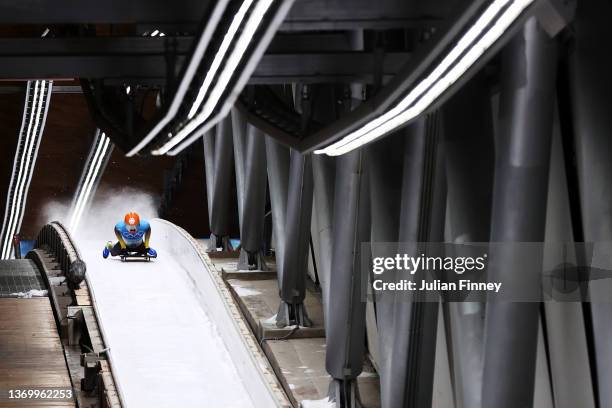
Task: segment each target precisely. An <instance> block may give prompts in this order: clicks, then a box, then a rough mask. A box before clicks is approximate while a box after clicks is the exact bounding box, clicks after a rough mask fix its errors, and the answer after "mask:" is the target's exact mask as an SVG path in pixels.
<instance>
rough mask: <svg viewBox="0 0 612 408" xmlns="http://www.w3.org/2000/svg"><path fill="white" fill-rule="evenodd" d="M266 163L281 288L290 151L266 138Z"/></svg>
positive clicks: (277, 268)
mask: <svg viewBox="0 0 612 408" xmlns="http://www.w3.org/2000/svg"><path fill="white" fill-rule="evenodd" d="M266 163H267V167H268V185H269V186H270V207H271V211H272V231H273V235H274V252H275V255H276V270H277V273H278V284H279V287H281V286H282V285H283V274H282V273H281V270H282V268H283V259H284V254H285V228H286V216H287V189H288V186H289V149H288V148H286V147H285V146H283V145H281V144H280V143H278V142H276V141H275V140H274V139H272V138H271V137H269V136H266Z"/></svg>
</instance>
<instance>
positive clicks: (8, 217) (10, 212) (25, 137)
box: [0, 82, 38, 259]
mask: <svg viewBox="0 0 612 408" xmlns="http://www.w3.org/2000/svg"><path fill="white" fill-rule="evenodd" d="M31 84H32V83H31V82H28V90H27V92H26V103H25V106H24V108H23V117H22V119H21V129H20V131H19V140H18V141H17V143H18V146H19V145H20V144H21V142H22V141H23V150H22V152H21V157H19V158H18V156H17V155H16V156H15V160H14V162H13V173H12V177H11V184H10V186H9V191H8V194H9V195H8V197H7V201H6V208H5V211H4V224H3V226H2V238H3V241H2V251H1V254H0V256H1V257H2V259H8V256H7V255H5V247H6V241H7V240H10V239H12V234H11V232H10V226H11V225H12V223H13V218H14V216H15V195H14V194H11V192H12V191H15V192H16V191H17V189H18V186H19V184H20V183H21V178H22V176H23V163H24V161H25V156H26V155H27V154H28V146H29V144H30V129H31V126H29V125H30V124H31V123H32V120H31V116H32V110H33V109H34V107H35V106H36V105H35V103H34V102H35V100H36V98H37V93H38V82H34V95H33V96H32V105H31V106H29V100H30V90H31V88H32V86H31ZM28 108H29V109H28ZM28 111H29V116H28V117H26V112H28ZM26 124H27V125H28V127H27V130H26V132H25V134H24V128H25V127H26ZM17 153H19V152H17ZM17 164H19V170H17ZM16 170H17V171H16ZM9 204H10V205H9Z"/></svg>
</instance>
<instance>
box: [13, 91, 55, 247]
mask: <svg viewBox="0 0 612 408" xmlns="http://www.w3.org/2000/svg"><path fill="white" fill-rule="evenodd" d="M40 83H41V84H40V88H41V90H40V93H39V95H38V104H37V106H36V114H35V115H34V129H33V131H32V141H31V143H30V149H29V154H28V155H27V156H26V159H25V161H26V165H25V171H24V174H23V175H24V177H23V181H22V183H21V185H20V186H19V191H18V192H17V205H16V207H15V209H16V211H15V217H14V219H13V226H12V230H11V236H12V235H14V234H15V233H16V232H17V231H18V229H19V227H20V225H19V224H21V220H22V219H23V212H24V210H25V198H26V195H27V189H26V184H27V181H26V180H27V179H28V178H30V177H31V173H32V172H33V170H34V165H33V163H32V166H31V167H30V161H32V159H34V157H33V156H34V149H35V146H36V144H37V142H38V138H39V137H40V133H39V131H38V129H39V126H38V125H39V122H40V114H41V111H42V109H44V108H43V105H44V101H45V97H44V96H45V85H46V81H40ZM22 201H23V205H22ZM10 242H11V241H10V239H9V240H8V251H9V254H8V255H9V256H10V250H11V245H10Z"/></svg>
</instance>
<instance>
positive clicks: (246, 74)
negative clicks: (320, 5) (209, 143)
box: [166, 0, 293, 156]
mask: <svg viewBox="0 0 612 408" xmlns="http://www.w3.org/2000/svg"><path fill="white" fill-rule="evenodd" d="M292 5H293V0H284V1H283V2H282V3H280V4H279V6H278V8H277V9H276V10H275V12H274V15H273V16H271V18H270V20H269V21H268V22H267V24H266V26H265V29H264V30H263V34H262V36H261V39H260V41H259V42H258V43H257V44H256V45H255V47H254V48H253V51H252V52H251V53H250V56H249V59H248V60H247V61H244V63H243V62H242V61H241V64H242V70H241V72H240V74H239V76H238V78H237V79H236V81H235V83H234V84H233V88H232V89H231V91H230V92H229V94H228V96H227V98H225V99H224V101H223V105H221V106H220V107H219V109H218V111H217V112H216V113H215V115H214V116H213V117H211V118H209V119H208V120H207V121H206V123H205V124H204V125H203V126H201V127H200V128H198V129H197V130H196V131H195V132H193V133H192V134H191V135H190V136H189V137H188V138H186V139H185V140H183V141H182V142H181V143H179V144H178V145H177V146H175V147H174V148H172V150H170V151H168V152H167V153H166V154H168V155H170V156H176V155H177V154H179V153H180V152H182V151H183V150H185V149H186V148H187V147H189V146H190V145H191V144H192V143H194V142H195V141H197V140H198V139H199V138H200V137H202V136H203V135H204V134H205V133H206V132H207V131H208V130H210V129H211V128H212V127H214V126H215V125H217V124H218V123H219V122H220V121H221V120H223V119H224V118H225V117H226V116H227V115H229V114H230V111H231V109H232V107H233V106H234V103H235V102H236V100H237V99H238V97H239V96H240V92H241V91H242V89H244V87H245V86H246V85H247V83H248V81H249V79H250V78H251V75H252V74H253V71H254V70H255V68H256V67H257V65H258V64H259V61H260V59H261V57H262V56H263V54H264V53H265V51H266V49H267V48H268V45H269V44H270V41H272V38H273V37H274V36H275V35H276V31H277V28H278V26H279V25H280V24H281V23H282V22H283V20H284V19H285V16H286V15H287V13H288V12H289V10H290V9H291V6H292Z"/></svg>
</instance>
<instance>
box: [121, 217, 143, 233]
mask: <svg viewBox="0 0 612 408" xmlns="http://www.w3.org/2000/svg"><path fill="white" fill-rule="evenodd" d="M123 220H124V221H125V227H126V228H127V230H128V231H129V232H131V233H134V232H136V230H137V229H138V226H139V225H140V217H139V216H138V214H136V213H135V212H129V213H127V214H125V218H124V219H123Z"/></svg>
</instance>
